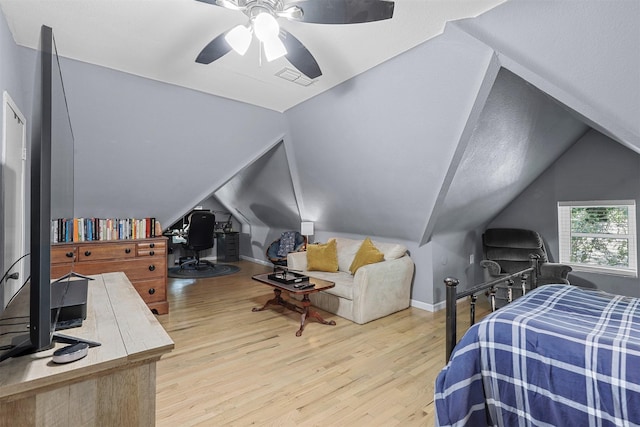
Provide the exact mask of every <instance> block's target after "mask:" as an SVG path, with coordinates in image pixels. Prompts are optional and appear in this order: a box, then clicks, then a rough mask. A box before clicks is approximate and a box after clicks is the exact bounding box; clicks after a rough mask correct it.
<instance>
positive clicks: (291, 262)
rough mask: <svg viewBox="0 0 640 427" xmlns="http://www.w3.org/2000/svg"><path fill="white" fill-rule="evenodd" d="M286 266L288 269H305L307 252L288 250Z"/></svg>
mask: <svg viewBox="0 0 640 427" xmlns="http://www.w3.org/2000/svg"><path fill="white" fill-rule="evenodd" d="M287 268H288V269H289V270H296V271H305V270H306V269H307V253H306V252H290V253H289V254H287Z"/></svg>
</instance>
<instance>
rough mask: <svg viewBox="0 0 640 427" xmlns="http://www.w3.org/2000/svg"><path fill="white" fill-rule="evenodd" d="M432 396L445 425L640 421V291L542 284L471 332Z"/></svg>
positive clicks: (630, 423)
mask: <svg viewBox="0 0 640 427" xmlns="http://www.w3.org/2000/svg"><path fill="white" fill-rule="evenodd" d="M434 399H435V407H436V425H439V426H445V425H447V426H448V425H452V426H474V427H475V426H483V425H498V426H640V299H638V298H630V297H624V296H620V295H612V294H607V293H604V292H600V291H594V290H585V289H581V288H578V287H575V286H571V285H546V286H541V287H538V288H536V289H534V290H532V291H530V292H529V293H527V294H526V295H525V296H523V297H521V298H518V299H516V300H515V301H514V302H512V303H511V304H509V305H508V306H506V307H503V308H501V309H499V310H497V311H495V312H493V313H491V314H490V315H488V316H487V317H485V318H484V319H483V320H482V321H480V322H479V323H477V324H475V325H473V326H472V327H471V328H470V329H469V330H468V331H467V332H466V333H465V335H464V336H463V337H462V339H461V340H460V342H459V343H458V344H457V345H456V347H455V349H454V350H453V353H452V355H451V359H450V360H449V363H448V364H447V366H446V367H445V368H444V369H443V370H442V371H441V372H440V373H439V375H438V377H437V379H436V384H435V396H434Z"/></svg>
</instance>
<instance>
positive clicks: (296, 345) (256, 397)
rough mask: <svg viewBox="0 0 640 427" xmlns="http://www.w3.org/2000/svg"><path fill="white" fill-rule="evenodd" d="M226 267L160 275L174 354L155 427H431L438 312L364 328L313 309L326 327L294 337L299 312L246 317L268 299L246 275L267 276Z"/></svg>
mask: <svg viewBox="0 0 640 427" xmlns="http://www.w3.org/2000/svg"><path fill="white" fill-rule="evenodd" d="M237 264H238V265H239V266H240V267H241V272H240V273H236V274H233V275H229V276H223V277H218V278H212V279H200V280H197V281H195V280H184V279H169V285H168V299H169V304H170V311H169V314H167V315H162V316H158V319H159V320H160V322H161V324H162V325H163V326H164V328H165V329H166V330H167V332H168V333H169V335H170V336H171V338H172V339H173V340H174V342H175V349H174V350H173V352H171V353H169V354H167V355H165V356H163V358H162V359H161V360H160V362H159V363H158V365H157V408H156V413H157V425H158V426H172V427H173V426H194V425H202V426H227V425H229V426H247V425H264V426H271V425H273V426H294V425H296V426H315V425H318V426H320V425H322V426H360V425H362V426H431V425H433V423H434V414H433V410H434V408H433V385H434V380H435V378H436V375H437V374H438V372H439V371H440V369H441V368H442V367H443V366H444V364H445V361H444V343H445V336H444V335H445V334H444V327H445V313H444V310H442V311H439V312H437V313H430V312H427V311H424V310H420V309H417V308H409V309H407V310H403V311H401V312H398V313H395V314H393V315H391V316H387V317H385V318H383V319H379V320H376V321H374V322H370V323H368V324H365V325H357V324H355V323H352V322H350V321H348V320H346V319H343V318H341V317H338V316H336V315H333V314H328V313H324V312H321V314H322V315H323V316H324V317H325V319H327V320H335V321H336V323H337V325H336V326H328V325H322V324H319V323H317V322H315V321H313V320H312V321H311V322H310V323H309V324H308V325H307V326H306V327H305V330H304V333H303V334H302V337H296V336H295V332H296V330H297V329H298V327H299V321H300V320H299V319H300V315H299V314H297V313H294V312H291V311H288V310H285V309H284V308H283V307H273V306H271V307H270V308H268V309H267V310H265V311H261V312H252V311H251V309H252V308H253V307H257V306H262V305H263V304H264V303H265V302H266V301H267V300H268V299H270V298H271V297H272V296H273V291H272V288H270V287H269V286H266V285H263V284H260V283H258V282H256V281H253V280H252V279H251V276H252V275H254V274H258V273H263V272H267V271H270V269H269V268H268V267H265V266H262V265H259V264H255V263H251V262H248V261H240V262H239V263H237ZM442 286H444V284H443V285H442ZM479 311H481V310H479ZM459 312H460V313H461V316H462V318H463V319H465V321H464V322H461V321H459V323H468V322H467V318H468V314H467V312H464V313H463V312H462V311H461V310H460V311H459ZM459 318H460V317H459ZM463 328H464V325H460V328H459V329H460V332H459V333H461V332H462V329H463ZM459 336H460V335H459Z"/></svg>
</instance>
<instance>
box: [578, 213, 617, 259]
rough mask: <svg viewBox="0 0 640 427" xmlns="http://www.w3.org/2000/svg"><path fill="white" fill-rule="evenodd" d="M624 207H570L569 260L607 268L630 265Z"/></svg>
mask: <svg viewBox="0 0 640 427" xmlns="http://www.w3.org/2000/svg"><path fill="white" fill-rule="evenodd" d="M628 233H629V211H628V209H627V208H626V207H574V208H572V209H571V262H577V263H581V264H594V265H603V266H610V267H628V266H629V241H628V239H627V238H626V236H625V238H620V237H621V236H620V235H627V234H628Z"/></svg>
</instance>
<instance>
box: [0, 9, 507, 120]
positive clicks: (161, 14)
mask: <svg viewBox="0 0 640 427" xmlns="http://www.w3.org/2000/svg"><path fill="white" fill-rule="evenodd" d="M317 1H319V2H322V1H323V0H317ZM503 1H505V0H396V1H395V11H394V16H393V18H392V19H390V20H385V21H380V22H372V23H365V24H351V25H320V24H309V23H301V22H293V21H288V20H285V19H282V18H281V19H279V23H280V25H281V26H282V27H283V28H285V29H286V30H287V31H289V32H290V33H291V34H293V35H294V36H295V37H296V38H298V40H300V41H301V42H302V43H303V44H304V45H305V46H306V47H307V49H309V51H310V52H311V53H312V54H313V55H314V57H315V59H316V61H317V62H318V64H319V65H320V68H321V70H322V72H323V75H322V76H320V77H319V78H317V79H316V80H315V81H313V82H312V83H311V84H310V85H309V86H302V85H300V84H296V83H292V82H290V81H287V80H284V79H282V78H280V77H277V76H276V74H277V73H279V72H280V71H281V70H283V69H284V68H290V69H294V68H293V67H292V66H291V65H290V64H289V63H288V62H287V61H286V59H284V58H281V59H278V60H275V61H273V62H271V63H267V62H266V61H263V63H262V64H260V60H259V58H260V55H259V52H258V48H257V44H256V43H252V46H251V48H250V49H249V51H248V52H247V54H246V55H245V56H244V57H241V56H239V55H238V54H236V53H235V52H233V51H232V52H229V53H228V54H227V55H225V56H224V57H222V58H221V59H219V60H218V61H215V62H214V63H212V64H209V65H202V64H197V63H196V62H195V58H196V56H197V55H198V53H199V52H200V51H201V50H202V48H203V47H204V46H205V45H206V44H207V43H209V41H211V40H212V39H213V38H214V37H216V36H217V35H219V34H221V33H222V32H225V31H227V30H228V29H230V28H232V27H233V26H235V25H238V24H245V23H246V17H245V15H244V14H242V12H239V11H232V10H228V9H225V8H222V7H218V6H212V5H209V4H206V3H202V2H199V1H195V0H0V7H2V11H3V12H4V14H5V16H6V18H7V21H8V24H9V28H10V29H11V32H12V34H13V36H14V39H15V41H16V43H17V44H19V45H22V46H26V47H29V48H34V49H35V48H37V45H38V39H39V28H40V26H41V25H43V24H44V25H48V26H50V27H52V28H53V30H54V36H55V38H56V44H57V47H58V53H59V54H60V55H62V56H64V57H68V58H72V59H76V60H79V61H83V62H87V63H91V64H96V65H100V66H103V67H108V68H112V69H115V70H119V71H124V72H126V73H130V74H134V75H138V76H142V77H146V78H150V79H154V80H158V81H162V82H167V83H171V84H175V85H178V86H182V87H186V88H191V89H195V90H198V91H202V92H206V93H211V94H214V95H218V96H221V97H224V98H229V99H235V100H238V101H242V102H246V103H249V104H253V105H257V106H261V107H265V108H268V109H271V110H275V111H279V112H283V111H285V110H287V109H289V108H291V107H293V106H295V105H297V104H299V103H300V102H302V101H304V100H306V99H309V98H311V97H313V96H315V95H317V94H319V93H321V92H323V91H326V90H328V89H330V88H332V87H334V86H336V85H338V84H340V83H342V82H344V81H345V80H348V79H350V78H351V77H353V76H355V75H357V74H360V73H362V72H364V71H366V70H368V69H370V68H372V67H374V66H376V65H378V64H380V63H382V62H384V61H386V60H388V59H390V58H392V57H394V56H396V55H398V54H400V53H402V52H404V51H406V50H408V49H411V48H412V47H414V46H416V45H418V44H420V43H422V42H424V41H426V40H428V39H430V38H432V37H435V36H437V35H439V34H440V33H441V32H442V31H443V29H444V26H445V23H446V22H447V21H452V20H456V19H462V18H468V17H474V16H477V15H479V14H481V13H482V12H484V11H486V10H488V9H490V8H492V7H494V6H496V5H498V4H500V3H502V2H503ZM294 70H295V69H294Z"/></svg>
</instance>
